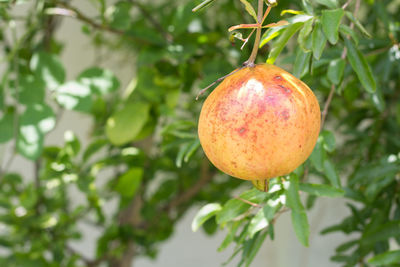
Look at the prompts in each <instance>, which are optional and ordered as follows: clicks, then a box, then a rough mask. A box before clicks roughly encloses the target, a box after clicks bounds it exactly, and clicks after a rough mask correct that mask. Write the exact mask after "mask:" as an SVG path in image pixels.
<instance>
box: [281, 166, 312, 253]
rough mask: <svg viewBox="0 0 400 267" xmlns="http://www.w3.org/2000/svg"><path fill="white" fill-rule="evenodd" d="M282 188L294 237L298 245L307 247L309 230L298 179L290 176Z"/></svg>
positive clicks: (295, 176)
mask: <svg viewBox="0 0 400 267" xmlns="http://www.w3.org/2000/svg"><path fill="white" fill-rule="evenodd" d="M283 186H284V188H285V196H286V205H287V206H288V207H289V208H291V209H292V224H293V228H294V231H295V233H296V236H297V238H298V239H299V241H300V243H302V244H303V245H304V246H308V236H309V234H310V229H309V225H308V220H307V214H306V212H305V209H304V206H303V204H302V203H301V200H300V195H299V178H298V177H297V175H294V174H291V175H290V179H289V181H285V182H284V184H283Z"/></svg>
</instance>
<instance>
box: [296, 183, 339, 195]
mask: <svg viewBox="0 0 400 267" xmlns="http://www.w3.org/2000/svg"><path fill="white" fill-rule="evenodd" d="M300 190H301V191H303V192H307V193H309V194H312V195H316V196H321V197H341V196H343V195H344V191H343V190H342V189H339V188H335V187H332V186H330V185H326V184H304V183H301V184H300Z"/></svg>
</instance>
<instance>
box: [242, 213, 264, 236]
mask: <svg viewBox="0 0 400 267" xmlns="http://www.w3.org/2000/svg"><path fill="white" fill-rule="evenodd" d="M267 226H268V220H267V219H266V218H265V216H264V210H263V209H260V210H259V211H258V212H257V213H256V215H254V217H253V218H252V219H251V221H250V224H249V228H248V229H247V232H248V234H249V236H250V238H253V236H254V235H255V234H256V233H257V232H258V231H261V230H262V229H264V228H266V227H267Z"/></svg>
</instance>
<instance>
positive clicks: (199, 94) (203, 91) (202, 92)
mask: <svg viewBox="0 0 400 267" xmlns="http://www.w3.org/2000/svg"><path fill="white" fill-rule="evenodd" d="M245 67H246V66H242V67H240V68H238V69H236V70H234V71H232V72H230V73H228V74H226V75H225V76H222V77H220V78H218V79H217V80H216V81H215V82H213V83H212V84H210V85H209V86H207V87H206V88H204V89H201V90H200V92H199V93H198V94H197V96H196V100H199V96H201V95H202V94H204V93H205V92H206V91H207V90H208V89H209V88H210V87H212V86H213V85H215V84H217V83H219V82H220V81H222V80H224V79H225V78H227V77H229V76H231V75H233V74H235V73H236V72H238V71H239V70H241V69H243V68H245Z"/></svg>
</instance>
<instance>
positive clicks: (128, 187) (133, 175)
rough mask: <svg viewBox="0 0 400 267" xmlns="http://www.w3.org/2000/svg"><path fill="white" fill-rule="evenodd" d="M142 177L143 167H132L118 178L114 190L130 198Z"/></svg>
mask: <svg viewBox="0 0 400 267" xmlns="http://www.w3.org/2000/svg"><path fill="white" fill-rule="evenodd" d="M142 178H143V169H142V168H138V167H133V168H131V169H129V170H128V171H127V172H125V173H124V174H123V175H122V176H120V177H119V178H118V182H117V184H116V186H115V191H117V192H118V193H120V194H121V196H122V197H125V198H132V197H133V196H134V195H135V193H136V191H137V189H138V188H139V185H140V183H141V182H142Z"/></svg>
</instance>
